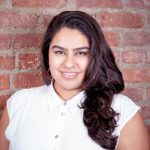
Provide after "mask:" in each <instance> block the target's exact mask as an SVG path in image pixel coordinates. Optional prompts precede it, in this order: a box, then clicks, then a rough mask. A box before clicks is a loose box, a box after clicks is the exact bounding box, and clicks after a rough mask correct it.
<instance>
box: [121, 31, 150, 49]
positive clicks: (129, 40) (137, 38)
mask: <svg viewBox="0 0 150 150" xmlns="http://www.w3.org/2000/svg"><path fill="white" fill-rule="evenodd" d="M123 39H124V45H126V46H145V45H149V44H150V33H146V32H128V33H125V34H124V37H123Z"/></svg>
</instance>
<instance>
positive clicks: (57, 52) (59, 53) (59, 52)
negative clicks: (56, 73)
mask: <svg viewBox="0 0 150 150" xmlns="http://www.w3.org/2000/svg"><path fill="white" fill-rule="evenodd" d="M54 53H55V54H57V55H63V54H64V52H63V51H59V50H58V51H55V52H54Z"/></svg>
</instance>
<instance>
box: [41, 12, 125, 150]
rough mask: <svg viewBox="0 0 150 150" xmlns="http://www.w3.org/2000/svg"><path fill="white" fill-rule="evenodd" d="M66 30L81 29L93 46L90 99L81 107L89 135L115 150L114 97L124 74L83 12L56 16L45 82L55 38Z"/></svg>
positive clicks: (45, 56) (49, 31) (51, 26)
mask: <svg viewBox="0 0 150 150" xmlns="http://www.w3.org/2000/svg"><path fill="white" fill-rule="evenodd" d="M63 27H67V28H70V29H77V30H78V31H80V32H81V33H82V34H84V35H85V36H86V37H87V39H88V42H89V45H90V63H89V67H88V68H87V71H86V75H85V78H84V80H83V83H82V89H83V90H85V93H86V98H85V100H84V102H83V103H82V105H81V108H82V109H84V113H83V122H84V124H85V126H86V127H87V130H88V135H89V136H90V137H91V138H92V139H93V140H94V141H95V142H96V143H98V144H99V145H101V146H102V147H103V148H105V149H110V150H113V149H115V146H116V143H117V138H118V137H117V136H116V135H113V131H114V129H115V128H116V126H117V117H118V115H119V114H118V113H116V112H115V111H114V110H113V108H112V107H111V105H112V101H113V96H114V95H115V94H117V93H119V92H121V91H122V90H123V89H124V81H123V78H122V74H121V72H120V70H119V68H118V67H117V65H116V63H115V58H114V55H113V53H112V50H111V49H110V47H109V45H108V43H107V41H106V40H105V38H104V35H103V32H102V30H101V27H100V25H99V24H98V23H97V21H96V20H95V19H94V18H93V17H92V16H90V15H89V14H86V13H84V12H81V11H64V12H62V13H60V14H58V15H57V16H55V17H54V18H53V19H52V20H51V22H50V23H49V25H48V28H47V31H46V34H45V37H44V39H43V45H42V62H43V72H44V79H45V81H46V83H47V84H49V83H50V77H49V76H51V74H50V72H49V58H48V53H49V45H50V43H51V41H52V39H53V37H54V36H55V34H56V33H57V32H58V31H59V30H60V29H61V28H63Z"/></svg>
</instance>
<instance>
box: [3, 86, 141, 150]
mask: <svg viewBox="0 0 150 150" xmlns="http://www.w3.org/2000/svg"><path fill="white" fill-rule="evenodd" d="M83 100H84V92H83V91H82V92H80V93H79V94H78V95H76V96H75V97H73V98H72V99H70V100H69V101H67V102H64V101H63V100H62V99H61V98H60V97H59V96H58V95H57V93H56V92H55V90H54V88H53V86H52V84H51V85H50V86H41V87H36V88H31V89H24V90H20V91H18V92H16V93H15V94H14V95H13V96H11V98H10V99H9V100H8V101H7V109H8V115H9V125H8V127H7V129H6V132H5V135H6V138H7V139H8V140H9V142H10V146H9V150H103V148H102V147H101V146H99V145H98V144H96V143H95V142H94V141H93V140H92V139H91V138H90V137H89V136H88V134H87V128H86V127H85V126H84V124H83V121H82V120H83V109H80V108H79V107H78V105H79V106H80V104H81V102H82V101H83ZM112 108H113V109H114V110H115V111H117V112H119V113H120V117H119V120H118V122H117V124H118V127H117V128H116V129H115V131H114V134H115V135H118V136H119V135H120V131H121V130H122V128H123V127H124V125H125V124H126V123H127V122H128V121H129V120H130V119H131V118H132V117H133V115H134V114H135V113H136V112H137V111H138V110H139V107H138V106H137V105H135V104H134V103H133V102H132V101H131V100H130V99H129V98H128V97H126V96H124V95H121V94H117V95H115V96H114V98H113V104H112Z"/></svg>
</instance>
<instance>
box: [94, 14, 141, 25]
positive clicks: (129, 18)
mask: <svg viewBox="0 0 150 150" xmlns="http://www.w3.org/2000/svg"><path fill="white" fill-rule="evenodd" d="M96 19H97V20H98V22H99V23H100V24H101V25H102V27H103V26H104V27H121V28H142V27H143V25H144V19H143V16H142V15H140V14H137V13H131V12H112V13H110V12H103V13H99V14H96Z"/></svg>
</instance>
